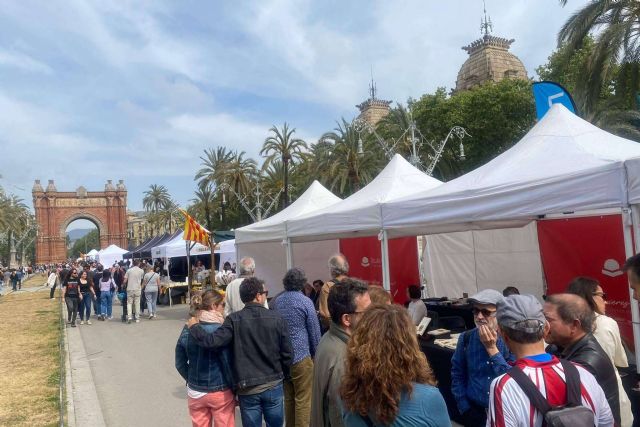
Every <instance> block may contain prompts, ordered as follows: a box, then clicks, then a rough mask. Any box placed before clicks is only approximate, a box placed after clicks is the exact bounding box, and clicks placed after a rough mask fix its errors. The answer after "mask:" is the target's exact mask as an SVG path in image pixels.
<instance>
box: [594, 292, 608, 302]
mask: <svg viewBox="0 0 640 427" xmlns="http://www.w3.org/2000/svg"><path fill="white" fill-rule="evenodd" d="M593 296H594V297H600V298H602V299H603V300H604V301H606V300H607V293H606V292H594V293H593Z"/></svg>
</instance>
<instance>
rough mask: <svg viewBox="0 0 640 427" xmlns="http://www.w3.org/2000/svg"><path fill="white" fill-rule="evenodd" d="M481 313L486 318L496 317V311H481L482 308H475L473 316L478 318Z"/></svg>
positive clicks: (483, 309)
mask: <svg viewBox="0 0 640 427" xmlns="http://www.w3.org/2000/svg"><path fill="white" fill-rule="evenodd" d="M480 313H482V315H483V316H484V317H493V316H495V315H496V310H489V309H486V308H482V309H480V308H475V307H474V308H473V315H474V316H477V315H478V314H480Z"/></svg>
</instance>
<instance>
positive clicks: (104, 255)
mask: <svg viewBox="0 0 640 427" xmlns="http://www.w3.org/2000/svg"><path fill="white" fill-rule="evenodd" d="M127 252H129V251H128V250H126V249H122V248H120V247H118V246H116V245H109V246H107V247H106V248H104V249H102V250H101V251H100V252H98V254H97V256H96V259H97V260H98V262H99V263H100V264H102V265H104V266H105V267H106V266H110V265H113V264H114V263H116V262H118V261H122V255H123V254H126V253H127Z"/></svg>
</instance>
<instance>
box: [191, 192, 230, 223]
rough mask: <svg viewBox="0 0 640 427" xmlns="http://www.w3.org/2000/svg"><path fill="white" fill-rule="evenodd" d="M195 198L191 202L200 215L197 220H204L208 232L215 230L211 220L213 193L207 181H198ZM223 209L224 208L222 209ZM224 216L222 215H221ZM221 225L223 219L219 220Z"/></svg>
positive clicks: (213, 202)
mask: <svg viewBox="0 0 640 427" xmlns="http://www.w3.org/2000/svg"><path fill="white" fill-rule="evenodd" d="M194 195H195V196H196V197H195V198H194V199H192V201H193V202H194V205H197V207H198V210H199V211H201V214H200V215H198V220H204V223H205V224H206V227H207V229H208V230H209V231H213V230H215V229H216V227H215V225H214V220H213V212H214V209H215V199H214V196H215V192H214V191H213V187H212V185H211V184H210V183H209V182H207V181H200V182H199V183H198V189H197V190H196V191H195V193H194ZM222 208H223V209H224V206H223V207H222ZM223 216H224V215H223ZM220 222H221V223H224V219H223V218H221V221H220Z"/></svg>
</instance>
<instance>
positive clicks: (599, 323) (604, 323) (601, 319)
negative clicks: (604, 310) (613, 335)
mask: <svg viewBox="0 0 640 427" xmlns="http://www.w3.org/2000/svg"><path fill="white" fill-rule="evenodd" d="M598 329H599V330H608V331H618V330H620V328H619V327H618V323H617V322H616V321H615V320H613V319H612V318H611V317H609V316H605V315H604V314H599V315H597V316H596V330H598Z"/></svg>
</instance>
